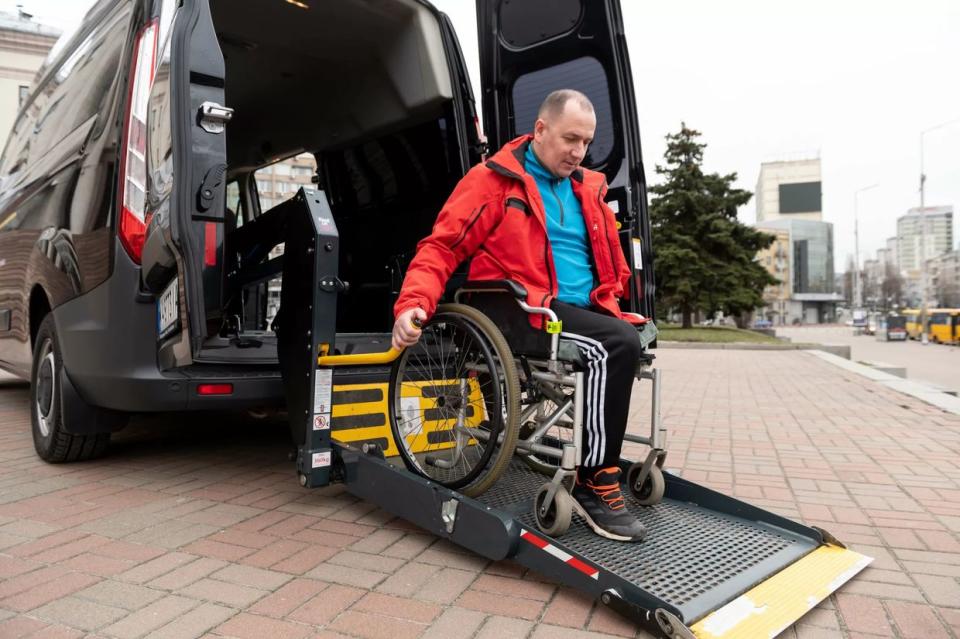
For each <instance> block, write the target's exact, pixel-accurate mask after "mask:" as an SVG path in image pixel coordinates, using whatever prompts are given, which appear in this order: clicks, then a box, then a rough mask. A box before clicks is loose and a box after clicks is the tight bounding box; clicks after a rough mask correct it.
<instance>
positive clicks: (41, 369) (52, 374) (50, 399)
mask: <svg viewBox="0 0 960 639" xmlns="http://www.w3.org/2000/svg"><path fill="white" fill-rule="evenodd" d="M62 370H63V359H62V357H61V354H60V342H59V341H58V340H57V328H56V324H55V323H54V321H53V315H52V314H51V313H48V314H47V316H46V317H44V318H43V321H42V322H41V323H40V328H39V330H37V337H36V339H35V340H34V348H33V366H32V368H31V371H30V424H31V430H32V431H33V447H34V448H35V449H36V451H37V455H39V456H40V458H41V459H43V460H44V461H48V462H51V463H62V462H73V461H83V460H87V459H93V458H95V457H99V456H100V455H102V454H103V453H104V452H106V450H107V445H108V444H109V443H110V433H97V434H91V435H72V434H70V433H68V432H66V430H65V429H64V427H63V422H64V419H63V406H64V404H63V397H62V393H61V387H60V375H61V374H62Z"/></svg>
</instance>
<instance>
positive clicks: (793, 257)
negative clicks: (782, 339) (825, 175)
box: [755, 156, 841, 324]
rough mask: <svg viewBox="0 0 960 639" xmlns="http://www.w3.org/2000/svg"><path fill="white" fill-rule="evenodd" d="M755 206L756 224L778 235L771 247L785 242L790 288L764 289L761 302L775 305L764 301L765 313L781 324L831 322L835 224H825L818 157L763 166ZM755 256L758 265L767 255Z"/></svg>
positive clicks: (764, 164) (835, 299)
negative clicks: (763, 297)
mask: <svg viewBox="0 0 960 639" xmlns="http://www.w3.org/2000/svg"><path fill="white" fill-rule="evenodd" d="M756 202H757V222H756V224H755V226H756V227H757V228H758V229H761V230H764V231H768V232H772V233H774V234H776V235H777V237H778V241H777V243H775V245H774V246H779V242H780V238H781V237H782V236H783V235H784V234H785V235H786V237H787V238H788V239H787V241H786V247H785V249H784V250H785V253H786V258H785V259H786V275H787V279H788V280H789V288H788V289H786V290H784V289H777V290H776V291H774V290H771V287H768V290H767V291H765V292H764V294H765V303H766V300H767V298H769V301H770V302H776V303H777V304H778V305H779V306H778V307H777V308H775V309H774V308H773V307H771V306H770V304H769V303H767V305H766V306H765V308H764V313H765V314H767V315H768V317H769V319H770V320H771V321H774V322H775V323H783V324H793V323H799V322H805V323H817V322H827V321H832V320H833V319H834V316H835V309H836V303H837V302H838V301H839V300H840V299H841V298H840V295H839V294H837V293H836V292H835V286H834V277H833V225H832V224H829V223H827V222H824V221H823V204H822V202H823V198H822V196H821V182H820V158H819V157H809V156H807V157H793V158H784V159H779V160H775V161H771V162H764V163H763V164H761V165H760V177H759V178H757V193H756ZM758 257H760V258H761V262H762V261H763V260H765V259H766V258H767V257H771V256H768V255H766V254H765V253H763V252H761V253H760V255H759V256H758ZM765 266H766V265H765ZM768 270H769V268H768ZM771 274H773V276H774V277H777V278H778V279H783V278H781V277H780V276H778V275H777V274H776V273H773V272H772V271H771ZM783 294H785V295H786V296H787V300H786V301H785V302H784V303H783V304H780V301H779V298H778V297H776V296H778V295H783ZM780 307H782V310H781V308H780ZM774 310H775V311H776V313H774V312H773V311H774Z"/></svg>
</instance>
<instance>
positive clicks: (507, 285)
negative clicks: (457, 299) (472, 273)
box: [457, 280, 527, 300]
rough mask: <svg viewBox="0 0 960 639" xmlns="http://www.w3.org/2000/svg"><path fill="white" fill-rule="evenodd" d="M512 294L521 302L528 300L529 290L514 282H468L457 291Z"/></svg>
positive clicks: (458, 292)
mask: <svg viewBox="0 0 960 639" xmlns="http://www.w3.org/2000/svg"><path fill="white" fill-rule="evenodd" d="M461 292H462V293H490V292H492V293H510V294H512V295H513V296H514V297H516V298H517V299H520V300H526V299H527V289H525V288H524V287H523V286H521V285H520V284H518V283H516V282H514V281H513V280H467V281H466V282H464V283H463V286H461V287H460V290H458V291H457V294H460V293H461Z"/></svg>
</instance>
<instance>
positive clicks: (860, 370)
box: [805, 350, 960, 415]
mask: <svg viewBox="0 0 960 639" xmlns="http://www.w3.org/2000/svg"><path fill="white" fill-rule="evenodd" d="M805 352H807V353H810V354H811V355H813V356H815V357H819V358H820V359H822V360H824V361H826V362H830V363H831V364H833V365H834V366H839V367H840V368H843V369H845V370H848V371H850V372H851V373H856V374H858V375H861V376H863V377H866V378H868V379H872V380H873V381H875V382H877V383H879V384H882V385H884V386H886V387H887V388H889V389H891V390H895V391H897V392H898V393H903V394H904V395H910V396H911V397H914V398H916V399H919V400H920V401H923V402H926V403H928V404H932V405H934V406H936V407H937V408H939V409H941V410H944V411H946V412H948V413H953V414H954V415H960V397H955V396H953V395H950V394H948V393H945V392H943V391H942V390H940V389H938V388H935V387H933V386H930V385H928V384H924V383H923V382H917V381H912V380H909V379H903V378H902V377H897V376H896V375H892V374H890V373H887V372H884V371H880V370H877V369H875V368H872V367H870V366H865V365H864V364H859V363H857V362H851V361H849V360H846V359H843V358H842V357H837V356H836V355H833V354H831V353H825V352H822V351H818V350H807V351H805Z"/></svg>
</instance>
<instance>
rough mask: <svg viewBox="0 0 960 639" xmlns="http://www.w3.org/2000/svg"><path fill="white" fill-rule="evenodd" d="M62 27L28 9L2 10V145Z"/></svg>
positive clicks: (0, 97) (0, 31) (0, 126)
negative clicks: (49, 24) (41, 19)
mask: <svg viewBox="0 0 960 639" xmlns="http://www.w3.org/2000/svg"><path fill="white" fill-rule="evenodd" d="M59 36H60V30H59V29H54V28H52V27H47V26H44V25H42V24H38V23H37V22H34V21H33V20H32V17H31V16H30V14H28V13H24V12H23V11H20V12H18V13H7V12H3V11H0V56H2V57H3V64H0V148H3V146H4V145H5V144H6V141H7V135H8V134H9V133H10V129H11V128H12V127H13V122H14V120H16V118H17V113H18V112H19V111H20V105H21V104H23V101H24V100H25V99H26V98H27V95H28V94H29V92H30V86H31V85H32V83H33V79H34V76H35V75H36V74H37V69H39V68H40V65H41V64H43V61H44V59H45V58H46V57H47V54H48V53H49V51H50V48H51V47H52V46H53V45H54V43H55V42H56V41H57V38H58V37H59Z"/></svg>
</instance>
